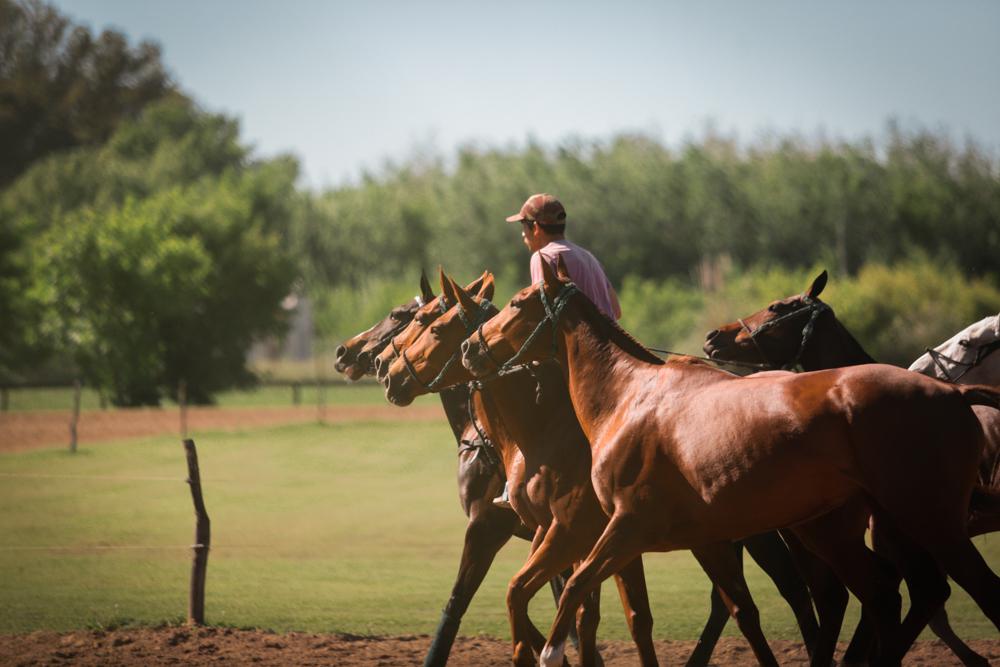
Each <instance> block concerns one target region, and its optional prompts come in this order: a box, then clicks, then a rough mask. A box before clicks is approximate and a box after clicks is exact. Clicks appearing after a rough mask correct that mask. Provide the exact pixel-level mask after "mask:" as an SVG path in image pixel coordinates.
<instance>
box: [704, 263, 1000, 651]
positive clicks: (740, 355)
mask: <svg viewBox="0 0 1000 667" xmlns="http://www.w3.org/2000/svg"><path fill="white" fill-rule="evenodd" d="M826 282H827V274H826V271H824V272H822V273H821V274H820V275H819V276H817V277H816V279H815V280H813V282H812V284H811V285H810V286H809V287H808V288H807V289H806V290H805V291H804V292H803V293H802V294H797V295H793V296H789V297H786V298H784V299H779V300H777V301H773V302H771V303H770V304H768V305H767V306H766V307H765V308H763V309H761V310H760V311H758V312H756V313H753V314H752V315H748V316H746V317H744V318H741V319H738V320H737V321H736V322H733V323H731V324H726V325H723V326H721V327H719V328H718V329H715V330H714V331H710V332H709V333H708V335H707V336H706V339H705V346H704V349H705V353H706V354H708V355H709V356H710V357H712V358H713V359H719V360H722V361H742V362H758V363H759V362H763V364H765V365H767V366H771V367H773V368H784V367H788V366H790V365H792V364H793V363H798V364H800V365H801V366H802V369H803V370H805V371H814V370H823V369H827V368H840V367H844V366H855V365H858V364H868V363H874V359H872V357H871V356H869V354H868V353H867V352H865V350H864V349H863V348H862V346H861V345H860V343H858V341H857V340H856V339H855V337H854V336H853V335H851V333H850V332H849V331H848V330H847V328H846V327H844V325H843V324H841V322H840V321H839V320H838V319H837V316H836V314H835V313H834V312H833V309H832V308H830V307H829V306H828V305H827V304H825V303H824V302H823V301H821V300H820V299H819V295H820V293H822V291H823V288H824V287H826ZM971 356H972V357H973V358H975V360H976V361H978V362H982V361H983V360H985V359H988V358H989V357H987V356H986V355H971ZM997 357H1000V355H997ZM983 367H984V366H983V365H981V364H980V365H978V366H977V365H971V366H970V367H968V368H964V369H963V370H964V371H965V374H964V375H963V376H962V377H963V378H968V380H970V381H972V382H982V381H989V382H991V383H993V384H1000V375H998V374H994V375H989V374H986V375H984V374H982V373H978V371H979V370H980V369H981V368H983ZM911 368H912V366H911ZM934 368H935V367H934V365H933V364H932V363H927V364H926V370H927V371H928V372H926V373H925V374H927V375H931V374H932V373H931V371H933V370H934ZM997 368H998V369H1000V366H998V367H997ZM957 375H958V374H957V373H956V376H957ZM973 411H974V412H975V413H976V416H977V417H978V418H979V421H980V424H981V425H982V428H983V432H984V434H986V448H985V450H984V456H983V459H982V462H981V464H980V467H979V483H980V484H982V485H984V486H987V487H991V488H993V489H995V490H997V491H1000V475H997V474H996V473H997V471H998V470H1000V411H997V410H994V409H992V408H990V407H987V406H978V405H977V406H974V407H973ZM975 523H976V522H975V520H974V521H973V524H975ZM989 529H992V530H997V529H1000V525H989V524H987V525H970V533H971V534H978V533H980V532H987V530H989ZM878 544H879V543H878V541H876V545H878ZM930 627H931V629H932V630H933V631H934V633H935V634H936V635H937V636H938V637H940V638H941V639H942V640H943V641H944V642H945V643H946V644H947V645H948V646H949V647H950V648H951V650H952V651H954V653H955V654H956V655H957V656H958V657H959V658H960V659H961V660H962V662H963V663H964V664H966V665H976V666H982V665H988V664H989V661H988V660H987V659H986V658H984V657H983V656H981V655H979V654H978V653H976V652H975V651H974V650H972V648H971V647H969V646H968V645H966V644H965V643H964V642H963V641H962V640H961V639H959V637H958V636H957V635H956V634H955V632H954V630H952V628H951V626H950V625H949V623H948V616H947V614H946V613H945V611H944V607H942V608H941V610H940V611H939V612H938V613H936V614H935V615H934V617H933V619H932V620H931V622H930ZM862 637H863V636H859V635H857V634H856V635H855V638H856V641H852V642H851V646H850V647H849V648H848V650H847V652H846V653H845V661H849V662H859V661H860V660H861V659H862V655H860V653H861V652H862V651H864V650H867V647H866V646H863V643H864V642H863V639H862Z"/></svg>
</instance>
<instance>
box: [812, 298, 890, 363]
mask: <svg viewBox="0 0 1000 667" xmlns="http://www.w3.org/2000/svg"><path fill="white" fill-rule="evenodd" d="M801 363H802V368H803V369H805V370H807V371H818V370H824V369H827V368H840V367H842V366H857V365H859V364H874V363H876V361H875V360H874V359H872V357H871V356H870V355H869V354H868V353H867V352H865V349H864V348H863V347H861V344H860V343H859V342H858V341H857V340H856V339H855V338H854V336H852V335H851V332H850V331H848V330H847V327H845V326H844V325H843V324H841V323H840V320H838V319H837V317H836V315H834V314H833V312H832V311H831V312H827V313H825V314H823V316H822V317H821V318H820V319H819V321H818V322H817V323H816V329H815V331H814V332H813V335H812V339H811V340H810V341H809V342H808V343H807V344H806V347H805V349H803V350H802V359H801Z"/></svg>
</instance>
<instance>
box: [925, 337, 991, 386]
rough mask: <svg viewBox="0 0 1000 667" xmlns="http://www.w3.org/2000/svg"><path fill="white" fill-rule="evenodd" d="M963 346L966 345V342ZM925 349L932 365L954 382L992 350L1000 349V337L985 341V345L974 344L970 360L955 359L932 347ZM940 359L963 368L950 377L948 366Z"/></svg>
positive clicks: (979, 362)
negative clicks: (990, 341)
mask: <svg viewBox="0 0 1000 667" xmlns="http://www.w3.org/2000/svg"><path fill="white" fill-rule="evenodd" d="M961 344H962V342H959V345H961ZM963 347H968V343H966V344H965V345H964V346H963ZM926 349H927V354H928V355H930V358H931V360H932V361H933V362H934V365H935V366H937V367H938V368H939V369H940V370H941V372H942V373H944V376H945V377H946V378H947V379H948V382H951V383H952V384H956V383H957V382H958V381H959V380H961V379H962V378H963V377H964V376H965V374H966V373H968V372H969V371H971V370H972V369H973V368H975V367H976V366H978V365H979V364H981V363H982V362H983V359H985V358H986V357H988V356H989V355H990V354H992V353H993V352H996V351H997V350H1000V339H998V340H995V341H993V342H992V343H986V344H985V345H979V346H976V347H975V348H974V349H975V350H976V358H975V359H973V360H972V361H959V360H957V359H952V358H951V357H949V356H948V355H946V354H943V353H941V352H938V351H937V350H935V349H934V348H931V347H928V348H926ZM942 360H943V361H946V362H948V363H949V364H951V365H952V366H964V367H965V368H964V370H963V371H962V372H961V373H959V374H958V375H956V376H955V377H952V376H951V373H949V372H948V367H947V366H945V365H944V363H942Z"/></svg>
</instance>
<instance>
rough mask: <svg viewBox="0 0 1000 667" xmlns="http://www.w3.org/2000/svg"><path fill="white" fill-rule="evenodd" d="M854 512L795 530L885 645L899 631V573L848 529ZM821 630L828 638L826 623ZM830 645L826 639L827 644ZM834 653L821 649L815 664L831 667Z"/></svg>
mask: <svg viewBox="0 0 1000 667" xmlns="http://www.w3.org/2000/svg"><path fill="white" fill-rule="evenodd" d="M854 509H855V508H850V507H846V506H845V507H841V508H840V509H837V510H834V511H832V512H830V513H828V514H825V515H823V516H821V517H819V518H818V519H814V520H812V521H809V522H807V523H805V524H800V525H798V526H796V527H795V528H793V529H792V530H793V532H794V533H795V535H797V536H798V537H799V539H801V540H802V542H803V543H804V544H805V545H806V546H807V547H808V548H809V549H810V550H812V551H813V552H814V553H816V554H817V555H818V556H820V557H821V558H822V559H823V560H825V561H826V562H827V563H829V564H830V566H831V567H832V568H833V571H834V572H835V573H836V575H837V577H838V578H839V579H840V580H841V581H842V582H843V583H844V584H846V585H847V588H848V589H849V590H850V591H851V592H852V593H854V595H855V597H857V598H858V600H860V601H861V605H862V609H863V610H864V611H865V612H866V613H867V615H868V616H869V618H870V619H871V621H872V623H873V624H874V630H875V634H876V637H877V638H878V639H879V640H880V641H883V643H884V640H885V639H887V638H888V637H890V636H892V635H893V634H894V633H895V632H897V631H898V629H899V613H900V608H901V607H902V598H901V597H900V595H899V587H898V584H896V582H895V569H894V568H893V567H892V566H891V565H890V564H889V563H887V562H885V561H884V560H883V559H882V558H880V557H879V556H877V555H876V554H874V553H873V552H871V551H870V550H869V549H868V548H867V547H866V546H865V543H864V540H863V539H861V537H860V536H859V535H858V534H857V531H856V530H852V529H846V528H848V527H849V522H848V521H846V519H849V518H850V513H851V512H853V511H854ZM821 618H822V610H821ZM820 628H821V632H822V633H823V635H824V637H825V636H826V631H825V630H823V624H822V621H821V624H820ZM827 641H828V640H826V639H825V640H824V644H826V642H827ZM828 651H829V652H828ZM831 653H832V651H831V650H830V648H829V647H828V646H824V647H823V650H822V651H821V650H819V647H817V651H816V653H815V654H814V655H813V657H812V660H811V664H813V665H822V667H827V666H828V665H829V664H830V654H831Z"/></svg>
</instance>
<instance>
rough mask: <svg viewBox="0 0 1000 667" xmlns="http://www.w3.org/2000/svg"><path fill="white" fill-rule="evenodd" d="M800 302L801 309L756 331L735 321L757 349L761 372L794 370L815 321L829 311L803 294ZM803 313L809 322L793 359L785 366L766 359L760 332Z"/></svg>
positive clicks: (820, 303) (819, 302) (745, 324)
mask: <svg viewBox="0 0 1000 667" xmlns="http://www.w3.org/2000/svg"><path fill="white" fill-rule="evenodd" d="M802 302H803V303H804V304H805V305H804V306H802V307H801V308H796V309H795V310H793V311H792V312H790V313H785V314H784V315H782V316H781V317H776V318H774V319H773V320H768V321H767V322H764V323H763V324H761V325H760V326H759V327H757V328H756V329H751V328H750V327H749V326H747V323H746V322H744V321H743V320H742V319H738V320H736V321H737V322H739V323H740V327H741V328H742V329H743V330H744V331H746V332H747V335H748V336H750V340H751V342H753V344H754V347H756V348H757V353H758V354H760V357H761V359H763V360H764V364H763V366H762V367H761V368H760V369H761V370H769V369H770V370H773V369H780V370H783V371H787V370H791V369H793V368H795V367H796V366H797V365H798V363H799V360H800V359H801V358H802V353H803V352H805V349H806V345H807V344H808V343H809V339H810V338H812V335H813V332H814V331H815V330H816V320H817V319H819V316H820V315H822V314H823V313H825V312H827V311H828V310H830V306H828V305H826V304H825V303H823V302H822V301H820V300H819V299H813V298H810V297H808V296H806V295H804V294H803V295H802ZM805 312H808V313H809V321H808V322H806V323H805V326H803V327H802V340H801V342H800V343H799V349H798V351H797V352H796V353H795V357H793V358H792V360H791V361H789V362H788V363H787V364H784V365H778V364H776V363H774V362H772V361H771V360H770V359H769V358H768V356H767V354H766V353H765V352H764V349H763V348H762V347H761V345H760V342H759V341H758V340H757V336H758V335H760V334H761V333H762V332H764V331H767V330H768V329H773V328H774V327H776V326H778V324H780V323H781V322H784V321H785V320H788V319H791V318H793V317H796V316H797V315H801V314H802V313H805ZM727 363H728V362H727Z"/></svg>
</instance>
